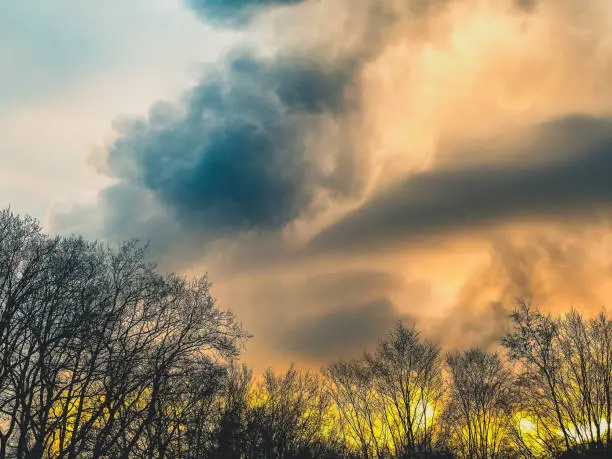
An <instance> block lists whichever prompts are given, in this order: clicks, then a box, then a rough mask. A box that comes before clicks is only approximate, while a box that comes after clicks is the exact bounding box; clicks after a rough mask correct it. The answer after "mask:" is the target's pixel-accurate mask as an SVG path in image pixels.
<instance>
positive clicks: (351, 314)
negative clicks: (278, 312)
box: [279, 298, 399, 358]
mask: <svg viewBox="0 0 612 459" xmlns="http://www.w3.org/2000/svg"><path fill="white" fill-rule="evenodd" d="M398 319H399V315H398V314H397V311H396V310H395V308H394V306H393V304H392V303H391V302H390V301H389V300H388V299H385V298H381V299H377V300H373V301H370V302H366V303H363V304H358V305H356V306H354V307H351V308H346V309H342V310H337V309H336V310H333V311H328V312H323V313H321V314H320V315H315V316H312V317H307V318H302V319H301V320H300V321H299V323H297V324H295V325H294V326H292V327H290V328H289V329H288V330H287V331H286V332H284V333H283V336H282V338H281V340H280V343H279V345H280V346H281V348H282V349H283V350H284V351H287V352H291V353H295V354H298V355H300V356H301V357H306V358H321V357H330V356H331V357H339V356H341V355H347V354H350V353H354V352H359V351H362V350H364V349H365V348H367V347H368V346H370V345H372V344H374V343H376V342H377V340H378V339H379V338H380V337H381V336H383V335H384V334H385V333H386V332H387V331H388V330H389V329H390V328H391V327H392V326H393V323H394V322H396V321H397V320H398Z"/></svg>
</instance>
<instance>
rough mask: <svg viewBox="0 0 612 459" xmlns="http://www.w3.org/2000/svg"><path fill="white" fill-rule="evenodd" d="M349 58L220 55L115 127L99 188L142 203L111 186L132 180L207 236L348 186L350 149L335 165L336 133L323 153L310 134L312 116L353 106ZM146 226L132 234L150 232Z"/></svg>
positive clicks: (296, 212) (258, 224)
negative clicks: (216, 62)
mask: <svg viewBox="0 0 612 459" xmlns="http://www.w3.org/2000/svg"><path fill="white" fill-rule="evenodd" d="M350 66H351V64H350V63H344V62H337V63H336V64H335V65H332V66H323V65H322V64H321V63H318V62H316V61H312V60H308V58H300V57H298V56H290V57H288V58H285V59H271V60H266V59H264V58H256V57H255V56H253V55H252V54H248V53H242V54H239V55H235V56H232V57H230V58H228V60H227V62H226V63H225V65H224V66H223V67H222V68H221V69H219V70H217V71H216V72H210V73H208V74H207V75H206V76H205V78H204V80H203V82H202V83H201V84H200V85H198V86H196V87H195V88H194V89H192V90H191V91H189V92H188V93H186V94H185V95H184V96H183V98H182V101H181V103H180V104H171V103H165V102H160V103H158V104H157V105H156V106H154V107H153V108H152V109H151V111H150V113H149V116H148V119H146V120H135V121H127V122H123V123H122V124H120V125H119V126H118V130H119V137H118V138H117V140H116V141H115V142H114V143H113V145H112V146H111V148H110V149H109V152H108V160H107V162H108V169H109V171H110V173H111V175H112V176H114V177H115V178H117V179H119V183H118V184H117V185H115V187H114V189H115V190H116V192H114V191H113V189H112V188H111V189H110V190H108V191H107V192H106V194H105V196H106V199H107V200H109V201H110V202H108V208H109V209H110V210H111V211H113V212H116V213H119V214H123V213H124V212H123V211H122V210H121V208H122V207H123V206H127V207H128V209H129V212H135V213H136V214H137V213H138V212H139V211H142V209H135V206H134V205H133V203H132V201H133V199H129V200H127V201H125V200H124V198H123V196H124V193H121V191H120V190H122V189H125V188H126V187H130V188H133V187H136V188H141V189H143V190H145V191H146V192H147V193H149V194H150V195H152V197H153V199H154V200H155V201H157V202H158V203H159V205H160V206H161V207H162V208H163V209H164V210H165V211H167V213H168V214H169V215H172V216H173V217H175V218H176V220H177V221H178V223H179V224H180V225H183V226H184V227H185V228H186V230H194V229H198V230H201V236H202V237H204V238H213V237H215V236H217V235H223V236H230V235H232V234H237V233H239V232H244V231H250V230H279V229H282V228H283V227H284V226H285V225H287V224H288V223H290V222H291V221H292V220H293V219H295V218H296V217H298V216H300V215H301V214H302V213H304V212H306V211H308V210H310V209H311V207H312V205H313V201H314V198H315V196H316V195H318V194H320V193H324V192H328V193H331V194H333V195H350V194H351V193H353V192H354V191H355V190H356V189H358V183H359V180H360V177H359V171H358V168H357V167H354V165H352V164H350V162H352V159H351V158H348V159H349V160H350V161H349V163H348V164H347V163H344V164H341V161H343V160H345V159H346V158H347V157H346V154H345V153H344V151H343V149H344V148H346V145H343V142H344V140H343V139H338V140H339V143H338V144H337V145H335V146H333V147H331V148H332V149H331V150H330V149H328V150H327V151H325V152H323V153H324V156H323V155H319V154H318V153H317V151H316V149H317V148H318V146H317V139H316V138H315V137H314V136H316V135H322V134H323V133H324V132H325V126H322V125H321V123H333V120H334V119H337V120H338V119H339V118H340V117H342V116H344V115H345V114H346V113H347V112H349V111H350V110H352V109H354V108H355V107H354V106H355V103H356V102H355V101H354V100H352V99H351V95H350V93H351V83H352V80H351V77H352V75H353V72H352V71H351V69H350ZM351 153H355V152H351ZM354 160H355V161H357V160H358V157H357V155H355V156H354ZM323 161H325V163H326V164H323ZM343 166H344V167H343ZM139 194H143V192H140V193H139ZM143 205H145V207H147V206H146V204H145V203H144V202H143ZM122 220H123V219H122V218H121V219H119V222H120V221H122ZM109 223H110V224H111V227H110V228H108V231H109V232H113V231H114V230H116V228H113V227H112V220H109ZM146 225H147V223H146V222H143V226H144V227H143V228H141V229H140V230H138V231H137V233H139V234H144V235H145V236H148V235H150V231H153V230H154V228H147V227H146ZM132 229H134V228H132Z"/></svg>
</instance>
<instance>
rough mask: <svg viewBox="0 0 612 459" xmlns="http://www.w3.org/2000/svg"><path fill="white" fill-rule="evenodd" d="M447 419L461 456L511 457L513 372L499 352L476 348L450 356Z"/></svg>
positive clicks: (456, 448) (476, 457) (452, 442)
mask: <svg viewBox="0 0 612 459" xmlns="http://www.w3.org/2000/svg"><path fill="white" fill-rule="evenodd" d="M447 363H448V367H449V372H450V377H449V400H448V405H447V409H446V415H445V417H446V422H447V429H448V436H449V440H450V442H451V447H452V449H453V450H454V451H456V453H457V454H458V455H459V456H461V457H467V458H470V459H485V458H496V457H509V456H511V454H512V452H511V450H509V449H508V439H509V437H510V435H509V433H510V426H511V423H512V415H513V412H512V404H511V402H512V382H513V378H512V374H511V372H510V371H509V370H507V369H506V368H505V367H504V365H503V364H502V361H501V359H500V358H499V355H498V354H494V353H488V352H484V351H482V350H480V349H477V348H473V349H470V350H468V351H466V352H464V353H459V352H455V353H452V354H449V355H448V357H447Z"/></svg>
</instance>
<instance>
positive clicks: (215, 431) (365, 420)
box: [0, 209, 612, 459]
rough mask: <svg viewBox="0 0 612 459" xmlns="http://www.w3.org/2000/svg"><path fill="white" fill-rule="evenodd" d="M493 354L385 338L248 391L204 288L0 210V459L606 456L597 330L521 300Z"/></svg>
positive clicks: (133, 253) (235, 348)
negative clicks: (363, 349)
mask: <svg viewBox="0 0 612 459" xmlns="http://www.w3.org/2000/svg"><path fill="white" fill-rule="evenodd" d="M511 324H512V325H511V327H510V328H509V330H508V332H507V334H506V336H504V337H503V339H502V341H501V343H500V345H501V348H500V352H487V351H485V350H482V349H478V348H472V349H468V350H463V351H454V352H450V353H444V352H443V351H442V349H441V348H440V346H439V345H438V344H436V343H434V342H431V341H428V340H426V339H424V338H423V337H422V335H421V334H420V333H419V331H418V330H417V329H416V328H415V327H414V326H413V325H404V324H401V323H398V324H397V325H396V327H395V328H394V329H393V330H391V331H390V332H389V333H388V335H387V336H385V337H383V338H382V339H381V340H380V342H379V344H378V347H377V348H376V349H375V350H373V351H371V352H366V353H364V354H363V355H362V356H360V357H357V358H352V359H345V360H340V361H336V362H333V363H331V364H330V365H328V366H326V367H325V368H323V369H322V370H321V371H320V372H310V371H307V372H304V371H300V370H298V369H296V368H295V367H293V366H292V367H290V368H289V369H288V370H287V371H286V372H284V373H281V374H276V373H274V372H273V371H272V370H267V371H266V372H265V373H264V374H263V375H261V376H260V377H254V376H253V374H252V371H251V370H249V368H247V367H246V366H245V365H244V364H240V363H239V357H240V353H241V351H242V349H243V347H244V345H245V343H246V341H247V340H248V334H247V333H246V331H245V330H244V329H243V328H242V327H241V326H240V324H239V323H238V321H237V319H236V317H235V316H234V315H233V314H231V313H230V312H228V311H224V310H222V309H220V308H219V307H218V306H217V304H216V303H215V300H214V297H213V296H212V293H211V284H210V282H209V281H208V279H207V278H206V277H202V278H196V279H186V278H184V277H181V276H177V275H175V274H169V275H162V274H160V273H159V272H158V271H157V270H156V267H155V266H154V265H152V264H150V263H148V262H147V261H146V249H145V248H144V247H142V246H141V245H139V244H138V243H136V242H129V243H126V244H124V245H122V246H120V247H119V248H116V249H112V248H109V247H107V246H105V245H103V244H100V243H99V242H91V241H87V240H85V239H84V238H82V237H77V236H71V237H59V236H50V235H47V234H45V233H44V232H43V230H42V229H41V227H40V226H39V224H38V222H37V221H36V220H34V219H32V218H30V217H22V216H19V215H15V214H14V213H12V212H11V211H10V210H8V209H7V210H3V211H0V458H71V459H72V458H88V457H92V458H98V457H108V458H132V457H134V458H168V459H171V458H187V459H191V458H193V459H195V458H245V459H250V458H296V459H297V458H329V459H332V458H446V457H448V458H450V457H459V458H470V459H480V458H512V457H516V458H518V457H525V458H528V457H574V456H577V455H590V457H595V455H598V454H599V455H601V457H607V456H606V453H607V452H609V446H610V445H612V443H611V442H610V437H611V432H610V428H609V426H610V423H611V422H612V421H611V417H612V324H610V321H609V319H608V317H607V314H606V312H605V311H603V312H601V313H600V314H599V315H597V316H595V317H592V318H585V317H584V316H583V315H581V314H580V313H578V312H576V311H571V312H569V313H567V314H565V315H561V316H550V315H547V314H544V313H542V312H540V311H538V310H537V309H534V308H532V307H531V306H529V305H528V304H525V303H522V302H521V303H519V304H518V305H517V307H516V309H515V310H514V312H513V314H512V316H511Z"/></svg>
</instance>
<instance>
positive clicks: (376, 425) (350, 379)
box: [323, 359, 390, 458]
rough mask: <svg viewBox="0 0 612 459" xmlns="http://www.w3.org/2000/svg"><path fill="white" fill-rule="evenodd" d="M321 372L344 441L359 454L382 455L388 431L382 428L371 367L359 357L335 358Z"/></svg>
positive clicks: (366, 455)
mask: <svg viewBox="0 0 612 459" xmlns="http://www.w3.org/2000/svg"><path fill="white" fill-rule="evenodd" d="M323 374H324V375H325V377H326V379H327V381H328V388H329V391H330V394H331V397H332V399H333V401H334V405H335V409H336V411H337V413H338V420H337V422H338V424H339V427H340V429H341V430H342V433H343V436H344V439H345V443H346V444H347V445H356V446H357V449H358V451H359V453H360V454H361V456H362V457H365V458H369V457H383V455H384V454H385V452H386V451H385V450H386V447H387V444H388V440H389V439H390V434H389V432H385V430H384V429H383V422H384V421H383V411H382V410H381V405H380V403H379V402H380V400H379V398H378V395H377V394H376V392H375V391H374V386H373V374H372V371H371V368H370V366H369V365H368V364H367V363H366V362H365V361H363V360H360V359H354V360H349V361H338V362H335V363H333V364H331V365H330V366H329V367H328V368H326V369H324V370H323Z"/></svg>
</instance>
